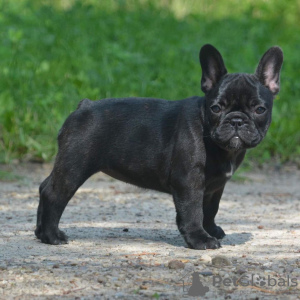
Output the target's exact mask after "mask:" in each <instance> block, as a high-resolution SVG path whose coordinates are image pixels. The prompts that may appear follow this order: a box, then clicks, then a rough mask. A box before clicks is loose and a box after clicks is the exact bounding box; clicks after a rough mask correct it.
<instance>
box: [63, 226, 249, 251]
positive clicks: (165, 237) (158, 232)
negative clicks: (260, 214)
mask: <svg viewBox="0 0 300 300" xmlns="http://www.w3.org/2000/svg"><path fill="white" fill-rule="evenodd" d="M63 230H64V231H65V232H66V234H67V235H68V236H69V237H70V240H77V239H79V240H92V241H94V242H97V241H99V242H101V241H118V243H119V244H121V243H122V242H123V241H126V240H131V241H136V242H138V241H140V242H145V241H146V242H149V241H150V242H157V243H164V244H165V243H167V244H169V245H172V246H175V247H186V243H185V241H184V239H183V238H182V236H181V235H180V234H179V232H178V230H177V229H164V228H162V229H152V228H124V227H111V228H109V227H68V228H66V229H63ZM251 238H252V234H251V233H248V232H243V233H231V234H228V235H226V236H225V237H224V238H223V239H222V240H221V244H222V245H224V246H225V245H231V246H233V245H242V244H245V243H246V242H247V241H249V240H251Z"/></svg>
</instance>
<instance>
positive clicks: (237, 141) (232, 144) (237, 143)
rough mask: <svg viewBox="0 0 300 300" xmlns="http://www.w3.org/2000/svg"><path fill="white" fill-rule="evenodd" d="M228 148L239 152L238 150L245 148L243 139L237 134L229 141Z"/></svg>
mask: <svg viewBox="0 0 300 300" xmlns="http://www.w3.org/2000/svg"><path fill="white" fill-rule="evenodd" d="M228 146H229V148H231V149H237V150H238V149H240V148H241V147H242V146H243V141H242V139H241V138H240V137H239V136H238V135H237V134H235V135H234V136H233V137H232V138H231V139H230V140H229V143H228Z"/></svg>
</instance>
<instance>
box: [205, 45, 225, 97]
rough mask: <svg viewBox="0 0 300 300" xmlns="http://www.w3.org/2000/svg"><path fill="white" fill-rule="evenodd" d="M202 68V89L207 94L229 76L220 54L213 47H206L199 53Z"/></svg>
mask: <svg viewBox="0 0 300 300" xmlns="http://www.w3.org/2000/svg"><path fill="white" fill-rule="evenodd" d="M199 59H200V64H201V68H202V78H201V89H202V91H203V92H204V93H205V94H206V93H207V92H209V91H210V90H211V89H212V88H213V87H214V86H215V85H216V84H217V83H218V81H219V80H220V79H221V77H222V76H224V75H225V74H227V70H226V67H225V65H224V61H223V58H222V56H221V54H220V52H219V51H218V50H217V49H216V48H215V47H213V46H212V45H209V44H207V45H204V46H203V47H202V48H201V50H200V53H199Z"/></svg>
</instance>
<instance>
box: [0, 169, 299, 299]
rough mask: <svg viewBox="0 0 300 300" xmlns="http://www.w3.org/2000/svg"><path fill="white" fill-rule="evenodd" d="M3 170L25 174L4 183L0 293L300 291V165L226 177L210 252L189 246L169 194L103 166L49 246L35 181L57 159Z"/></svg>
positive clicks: (132, 295)
mask: <svg viewBox="0 0 300 300" xmlns="http://www.w3.org/2000/svg"><path fill="white" fill-rule="evenodd" d="M0 168H2V169H5V168H6V169H7V168H10V169H11V170H12V171H13V172H14V174H18V178H17V179H15V180H14V181H10V182H4V181H0V224H1V226H0V244H1V246H0V247H1V248H0V249H1V250H0V299H58V298H66V299H144V298H150V299H185V298H190V299H300V201H299V199H300V171H299V170H297V169H296V168H293V167H289V168H283V169H281V170H278V169H275V168H273V167H270V168H268V169H265V170H261V171H257V172H252V173H247V174H245V175H244V176H245V178H246V179H247V180H246V181H245V182H229V183H228V184H227V187H226V190H225V193H224V195H223V198H222V200H221V204H220V210H219V213H218V216H217V221H218V224H219V225H221V226H222V228H223V229H224V231H225V232H226V234H227V235H226V237H225V238H224V239H223V241H222V246H223V247H222V248H221V249H218V250H206V251H199V250H198V251H197V250H191V249H188V248H186V245H185V243H184V240H183V239H182V238H181V236H180V235H179V232H178V230H177V228H176V224H175V209H174V205H173V202H172V199H171V196H169V195H165V194H162V193H157V192H153V191H147V190H142V189H138V188H136V187H133V186H131V185H127V184H124V183H121V182H119V181H115V180H113V179H111V178H109V177H107V176H104V175H103V174H97V175H95V176H93V177H92V178H90V179H89V180H88V181H87V182H86V183H85V184H84V185H83V186H82V187H81V188H80V189H79V190H78V192H77V193H76V195H75V196H74V198H73V199H72V200H71V201H70V203H69V205H68V206H67V208H66V211H65V212H64V214H63V217H62V220H61V223H60V228H61V229H63V230H64V231H65V232H66V233H67V235H68V236H69V244H67V245H61V246H51V245H45V244H42V243H40V241H38V240H37V239H36V238H35V236H34V234H33V231H34V229H35V219H36V209H37V205H38V185H39V183H40V182H41V181H42V180H43V179H44V178H45V177H46V176H47V175H48V174H49V172H50V170H51V165H46V164H45V165H40V164H25V165H15V166H13V167H7V166H6V167H5V166H0ZM189 294H190V295H189ZM191 294H193V295H191Z"/></svg>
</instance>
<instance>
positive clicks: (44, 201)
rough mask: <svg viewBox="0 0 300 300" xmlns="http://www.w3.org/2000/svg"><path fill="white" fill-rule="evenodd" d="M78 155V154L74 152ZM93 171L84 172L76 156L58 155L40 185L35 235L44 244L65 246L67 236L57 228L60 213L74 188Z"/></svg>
mask: <svg viewBox="0 0 300 300" xmlns="http://www.w3.org/2000/svg"><path fill="white" fill-rule="evenodd" d="M77 154H78V153H77ZM93 173H94V172H92V170H91V169H90V170H88V168H85V169H84V164H83V163H82V159H80V157H78V156H72V157H71V158H70V157H68V159H67V158H66V156H65V155H62V156H60V153H59V154H58V156H57V159H56V162H55V165H54V168H53V171H52V173H51V175H50V176H49V177H48V178H47V179H46V180H45V181H44V182H43V183H42V184H41V187H40V204H39V208H38V216H37V229H36V231H35V234H36V236H37V237H38V238H39V239H41V241H42V242H43V243H46V244H52V245H58V244H65V243H67V236H66V235H65V234H64V233H63V232H62V231H61V230H59V228H58V224H59V221H60V218H61V216H62V213H63V211H64V209H65V207H66V206H67V204H68V202H69V200H70V199H71V198H72V196H73V195H74V194H75V192H76V191H77V189H78V188H79V187H80V186H81V185H82V184H83V183H84V182H85V181H86V179H88V178H89V177H90V176H91V175H92V174H93Z"/></svg>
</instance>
